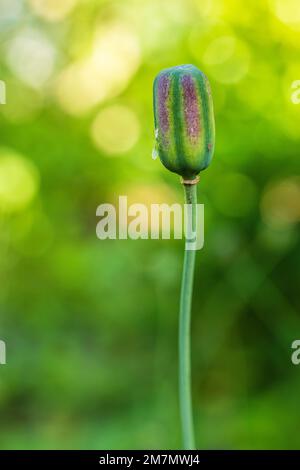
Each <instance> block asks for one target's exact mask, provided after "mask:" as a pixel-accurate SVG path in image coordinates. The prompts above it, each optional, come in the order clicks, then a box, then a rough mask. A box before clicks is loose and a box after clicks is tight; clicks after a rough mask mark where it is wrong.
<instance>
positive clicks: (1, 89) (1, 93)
mask: <svg viewBox="0 0 300 470" xmlns="http://www.w3.org/2000/svg"><path fill="white" fill-rule="evenodd" d="M0 104H6V85H5V82H4V81H3V80H0Z"/></svg>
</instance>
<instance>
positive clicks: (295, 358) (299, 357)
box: [291, 339, 300, 366]
mask: <svg viewBox="0 0 300 470" xmlns="http://www.w3.org/2000/svg"><path fill="white" fill-rule="evenodd" d="M291 348H292V349H293V352H292V355H291V361H292V363H293V364H294V366H298V365H299V364H300V339H295V340H294V341H293V342H292V345H291Z"/></svg>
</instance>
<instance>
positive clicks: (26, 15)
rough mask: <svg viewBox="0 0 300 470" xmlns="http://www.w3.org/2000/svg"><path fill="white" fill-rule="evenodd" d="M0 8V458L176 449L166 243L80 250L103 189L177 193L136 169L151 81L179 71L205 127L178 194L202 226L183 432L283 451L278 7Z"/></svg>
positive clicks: (285, 395) (295, 301)
mask: <svg viewBox="0 0 300 470" xmlns="http://www.w3.org/2000/svg"><path fill="white" fill-rule="evenodd" d="M22 3H23V7H22V8H21V7H20V5H21V4H22ZM54 4H55V5H62V6H61V7H59V6H56V9H55V7H54V6H53V5H54ZM67 4H68V5H69V11H68V7H67V6H66V5H67ZM5 5H7V7H6V8H7V11H4V10H3V14H2V12H1V21H0V28H1V43H0V44H1V45H0V48H1V67H0V79H1V80H4V81H5V83H6V87H7V104H6V105H1V106H0V128H1V147H2V148H1V150H0V259H1V262H0V312H1V315H0V338H1V339H3V340H5V341H6V344H7V365H5V366H0V367H1V369H0V412H1V423H2V425H1V430H0V442H1V447H2V448H100V449H101V448H176V447H178V446H180V430H179V416H178V411H177V410H178V397H177V321H178V318H177V313H178V299H179V284H180V274H181V265H182V249H183V244H182V242H181V241H164V240H159V241H154V240H153V241H151V240H144V241H142V240H139V241H122V240H121V241H113V240H111V241H100V240H97V238H96V235H95V228H96V223H97V219H96V216H95V212H96V208H97V206H98V205H99V204H101V203H103V202H111V203H114V202H115V201H116V199H117V195H119V194H127V195H128V197H129V199H130V200H132V201H133V202H144V203H149V202H170V203H171V202H181V201H182V188H181V187H180V184H179V181H178V178H177V176H176V175H172V174H169V173H168V172H166V171H165V169H164V168H163V167H162V165H161V164H160V162H158V161H155V162H154V161H153V160H152V159H151V151H152V145H153V140H154V136H153V115H152V82H153V79H154V77H155V76H156V75H157V73H158V72H159V71H160V70H161V69H163V68H166V67H171V66H174V65H177V64H182V63H194V64H195V65H196V66H197V67H198V68H199V69H200V70H203V71H204V72H205V74H206V75H207V76H208V78H209V81H210V83H211V87H212V94H213V98H214V106H215V117H216V130H217V141H216V149H215V156H214V160H213V162H212V164H211V165H210V169H209V171H207V172H204V173H203V176H201V181H200V184H199V185H198V197H199V202H203V203H205V223H206V227H205V246H204V249H203V250H202V251H201V253H200V255H199V256H198V257H197V263H196V278H195V290H194V304H193V325H192V345H193V396H194V408H195V427H196V436H197V437H198V439H199V443H201V446H202V447H205V448H264V447H268V448H276V447H277V448H278V447H279V448H293V447H294V448H299V438H298V435H297V432H296V430H297V426H298V421H299V420H298V415H297V400H298V395H299V393H298V392H299V381H300V375H299V370H298V369H297V367H295V366H293V365H292V364H291V361H290V345H291V343H292V341H293V340H294V339H296V338H297V337H299V334H300V322H299V313H298V312H299V307H300V305H299V292H298V283H297V279H299V262H298V259H299V243H298V234H297V232H296V230H297V227H298V226H297V224H298V222H299V214H300V208H299V201H300V189H299V179H298V178H297V177H296V176H295V175H297V174H298V173H299V138H300V134H299V126H300V107H299V106H297V105H295V104H293V103H292V102H291V99H290V95H291V84H292V82H293V81H294V80H297V79H299V78H300V77H299V73H300V69H299V18H298V19H297V15H296V13H293V10H292V9H293V2H286V1H285V0H282V1H281V0H277V1H270V2H261V1H259V0H256V1H252V2H248V3H246V2H244V1H242V0H226V1H225V0H218V1H217V0H214V1H207V0H206V1H204V0H180V1H177V2H174V1H173V0H164V1H161V0H143V1H135V0H123V1H118V0H110V1H106V2H104V1H103V2H99V1H94V0H92V1H88V2H87V1H82V2H81V1H79V0H78V1H77V2H76V1H74V2H51V1H49V2H38V1H33V0H31V1H28V2H15V1H11V2H5ZM43 5H44V6H43ZM45 5H46V6H45ZM51 5H52V7H51ZM71 7H73V8H72V9H71ZM57 8H58V10H57ZM59 8H60V9H59ZM64 8H65V10H64ZM297 21H298V23H297ZM297 74H298V76H297Z"/></svg>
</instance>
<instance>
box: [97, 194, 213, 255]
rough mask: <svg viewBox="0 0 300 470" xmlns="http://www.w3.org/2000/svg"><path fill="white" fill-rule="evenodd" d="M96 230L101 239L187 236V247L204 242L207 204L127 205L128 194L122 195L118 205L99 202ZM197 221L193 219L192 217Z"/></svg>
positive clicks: (180, 237)
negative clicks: (205, 208)
mask: <svg viewBox="0 0 300 470" xmlns="http://www.w3.org/2000/svg"><path fill="white" fill-rule="evenodd" d="M96 215H97V216H98V217H100V220H99V222H98V223H97V227H96V234H97V237H98V238H99V239H100V240H106V239H111V240H116V239H119V240H126V239H128V238H130V239H131V240H137V239H144V240H145V239H149V238H150V239H152V240H157V239H160V238H161V239H163V240H169V239H171V238H174V239H177V240H178V239H183V238H184V239H185V247H186V249H187V250H200V249H201V248H202V247H203V245H204V204H196V205H195V206H194V207H193V206H192V204H184V205H183V206H182V205H181V204H176V203H174V204H172V205H169V204H151V205H150V209H149V207H148V206H146V205H145V204H141V203H136V204H131V205H129V206H128V201H127V196H119V201H118V207H117V208H116V207H115V206H114V205H113V204H100V205H99V206H98V207H97V210H96ZM192 220H193V221H194V222H193V223H192V222H191V221H192Z"/></svg>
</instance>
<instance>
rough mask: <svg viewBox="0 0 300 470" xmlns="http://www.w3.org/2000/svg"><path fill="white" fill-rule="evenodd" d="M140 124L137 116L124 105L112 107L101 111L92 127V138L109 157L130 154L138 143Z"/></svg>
mask: <svg viewBox="0 0 300 470" xmlns="http://www.w3.org/2000/svg"><path fill="white" fill-rule="evenodd" d="M139 133H140V124H139V121H138V118H137V116H136V114H135V113H134V112H133V111H132V110H131V109H130V108H128V107H126V106H123V105H112V106H109V107H107V108H104V109H103V110H101V111H100V112H99V113H98V114H97V115H96V117H95V119H94V121H93V123H92V126H91V137H92V139H93V142H94V143H95V145H96V147H98V148H99V150H101V151H103V152H105V153H107V154H108V155H115V154H121V153H125V152H128V151H129V150H130V149H131V148H132V147H133V146H134V145H135V144H136V142H137V140H138V138H139Z"/></svg>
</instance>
